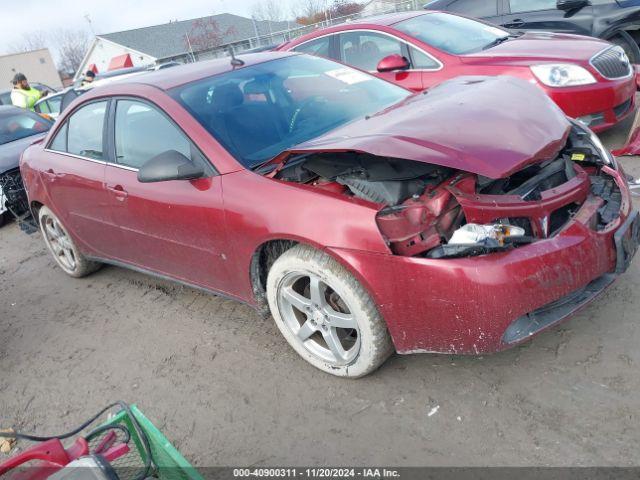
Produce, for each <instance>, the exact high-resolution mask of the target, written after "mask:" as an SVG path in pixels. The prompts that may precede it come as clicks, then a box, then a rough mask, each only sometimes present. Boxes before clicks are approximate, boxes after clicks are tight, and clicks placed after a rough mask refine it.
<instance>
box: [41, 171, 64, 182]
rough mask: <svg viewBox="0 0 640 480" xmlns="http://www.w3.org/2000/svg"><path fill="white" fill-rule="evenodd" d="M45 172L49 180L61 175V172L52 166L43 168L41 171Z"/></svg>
mask: <svg viewBox="0 0 640 480" xmlns="http://www.w3.org/2000/svg"><path fill="white" fill-rule="evenodd" d="M43 173H44V174H45V176H46V177H47V178H48V179H49V181H53V180H55V179H56V178H58V177H61V176H62V174H61V173H56V172H55V170H54V169H53V168H48V169H47V170H45V171H44V172H43Z"/></svg>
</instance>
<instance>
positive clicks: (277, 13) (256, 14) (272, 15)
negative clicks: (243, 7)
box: [251, 0, 286, 22]
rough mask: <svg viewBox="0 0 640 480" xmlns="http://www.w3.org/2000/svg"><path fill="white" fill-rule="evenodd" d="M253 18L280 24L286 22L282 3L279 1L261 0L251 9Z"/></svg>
mask: <svg viewBox="0 0 640 480" xmlns="http://www.w3.org/2000/svg"><path fill="white" fill-rule="evenodd" d="M251 18H253V19H254V20H269V21H272V22H280V21H283V20H286V14H285V11H284V9H283V8H282V2H279V1H278V0H259V1H257V2H256V3H254V4H253V6H252V7H251Z"/></svg>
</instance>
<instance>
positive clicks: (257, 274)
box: [250, 240, 298, 315]
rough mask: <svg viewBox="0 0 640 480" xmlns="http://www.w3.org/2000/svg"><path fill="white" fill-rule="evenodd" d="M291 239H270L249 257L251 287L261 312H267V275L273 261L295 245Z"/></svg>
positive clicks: (266, 313)
mask: <svg viewBox="0 0 640 480" xmlns="http://www.w3.org/2000/svg"><path fill="white" fill-rule="evenodd" d="M297 244H298V242H295V241H293V240H270V241H268V242H265V243H263V244H262V245H260V246H259V247H258V248H257V249H256V251H255V252H254V253H253V256H252V257H251V266H250V270H251V271H250V274H251V287H252V289H253V295H254V296H255V298H256V302H257V304H258V307H259V310H260V312H261V313H263V314H265V315H268V314H269V305H268V303H267V275H268V274H269V270H271V266H272V265H273V263H274V262H275V261H276V260H277V259H278V257H280V255H282V254H283V253H284V252H286V251H287V250H290V249H291V248H293V247H295V246H296V245H297Z"/></svg>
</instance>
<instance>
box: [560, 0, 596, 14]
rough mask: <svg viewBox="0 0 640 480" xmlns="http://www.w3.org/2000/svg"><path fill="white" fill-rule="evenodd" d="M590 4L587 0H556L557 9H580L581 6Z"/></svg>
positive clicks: (567, 10)
mask: <svg viewBox="0 0 640 480" xmlns="http://www.w3.org/2000/svg"><path fill="white" fill-rule="evenodd" d="M589 5H591V2H590V1H589V0H558V1H557V2H556V7H557V8H558V10H564V11H565V12H570V11H572V10H580V9H581V8H584V7H587V6H589Z"/></svg>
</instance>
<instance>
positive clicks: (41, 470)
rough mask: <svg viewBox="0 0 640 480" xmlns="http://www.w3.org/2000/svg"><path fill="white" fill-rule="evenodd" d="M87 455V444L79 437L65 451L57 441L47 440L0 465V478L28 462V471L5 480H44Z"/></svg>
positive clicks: (23, 470)
mask: <svg viewBox="0 0 640 480" xmlns="http://www.w3.org/2000/svg"><path fill="white" fill-rule="evenodd" d="M88 454H89V444H88V443H87V441H86V440H85V439H84V438H82V437H80V438H78V439H77V440H76V441H75V443H74V444H73V445H71V447H69V448H68V449H66V450H65V448H64V447H63V446H62V443H61V442H60V440H58V439H53V440H47V441H46V442H42V443H39V444H37V445H34V446H33V447H31V448H29V449H28V450H25V451H24V452H22V453H21V454H19V455H16V456H15V457H11V458H10V459H9V460H7V461H5V462H3V463H2V464H0V476H2V475H4V474H6V473H8V472H10V471H12V470H16V469H18V468H19V467H24V466H26V464H28V463H29V462H36V463H33V464H29V469H27V470H25V469H22V470H19V471H16V472H14V473H13V474H12V475H10V476H8V477H7V478H11V479H12V480H27V479H28V480H40V479H45V478H47V477H48V476H49V475H52V474H53V473H55V472H56V471H58V470H60V469H61V468H63V467H64V466H65V465H67V464H68V463H69V462H72V461H73V460H76V459H78V458H80V457H82V456H84V455H88Z"/></svg>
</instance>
